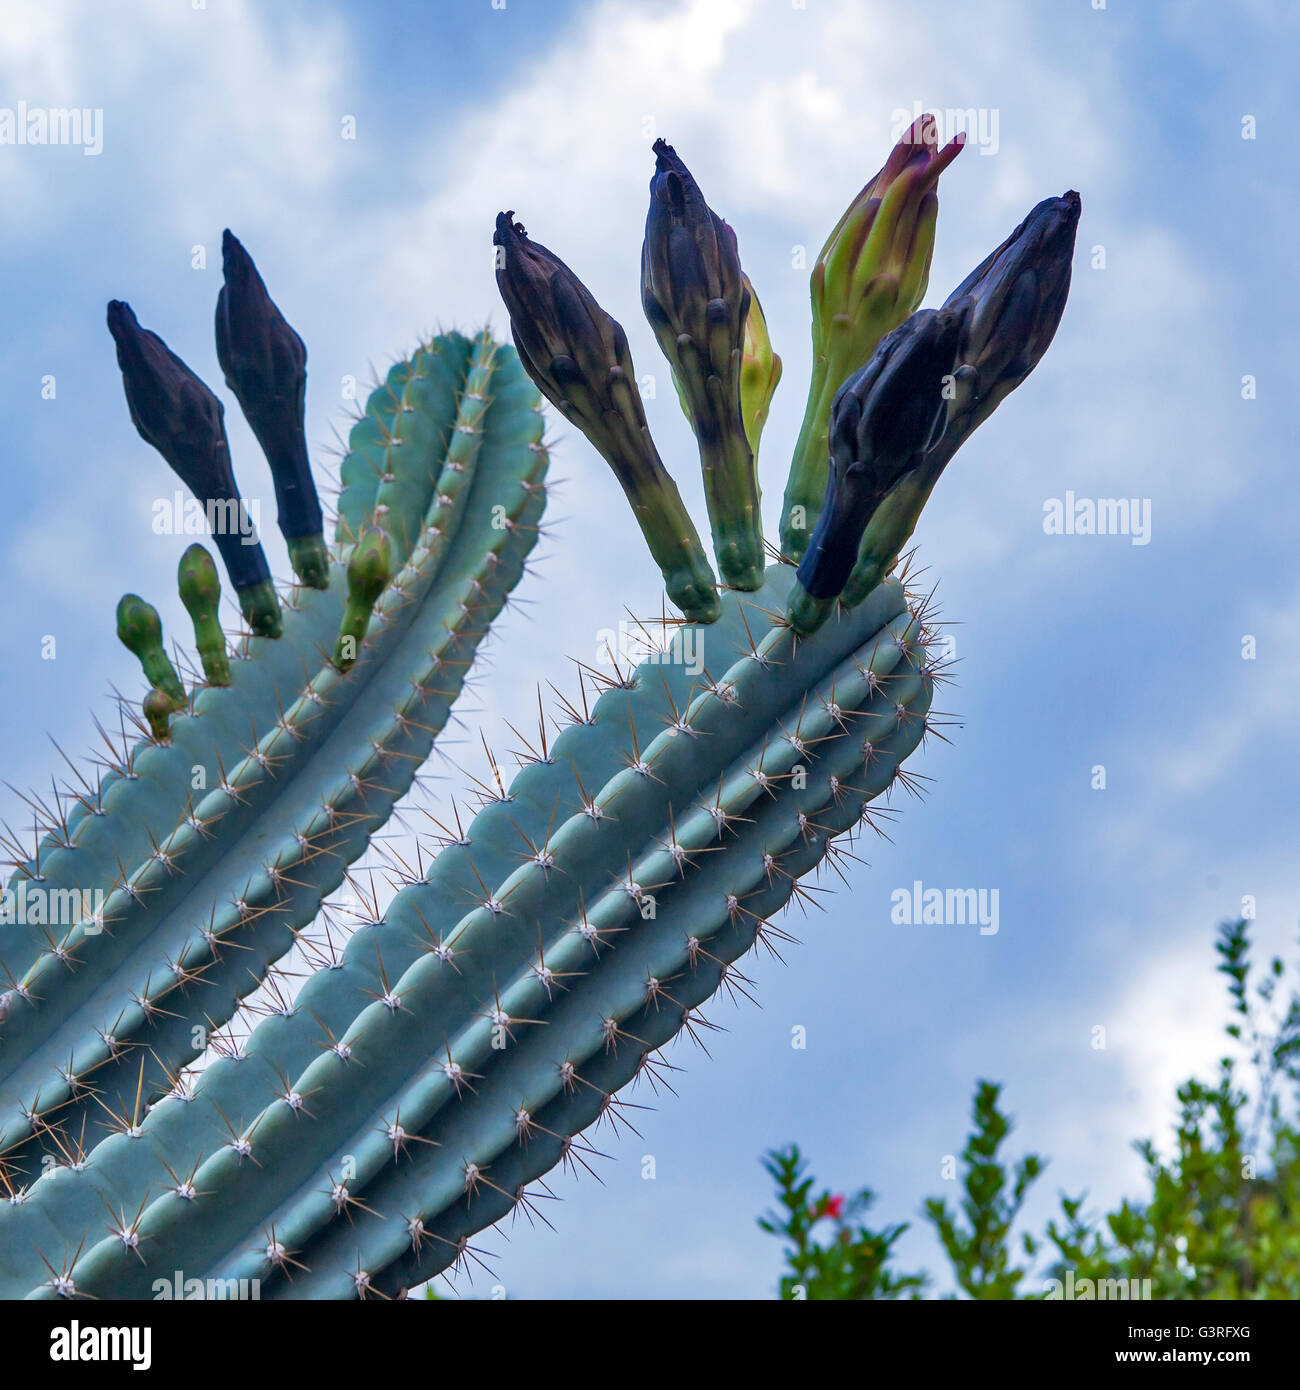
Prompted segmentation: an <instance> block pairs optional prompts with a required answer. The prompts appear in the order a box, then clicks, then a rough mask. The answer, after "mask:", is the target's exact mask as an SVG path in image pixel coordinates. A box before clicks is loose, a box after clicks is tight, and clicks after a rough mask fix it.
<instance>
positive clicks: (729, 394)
mask: <svg viewBox="0 0 1300 1390" xmlns="http://www.w3.org/2000/svg"><path fill="white" fill-rule="evenodd" d="M654 153H655V172H654V177H653V178H652V179H651V180H650V211H649V213H648V214H647V216H646V227H645V242H644V244H643V246H642V250H641V303H642V306H643V307H644V309H645V314H646V318H647V319H648V320H649V321H650V326H651V328H653V329H654V333H655V338H656V339H657V341H658V343H659V347H660V349H661V350H662V352H663V354H664V356H665V357H666V358H667V359H668V365H669V367H670V369H671V371H672V374H673V379H674V381H675V383H676V385H677V389H678V393H679V395H680V396H681V398H682V400H683V402H684V404H685V406H686V412H687V417H688V419H689V420H690V422H691V428H692V429H693V430H694V431H695V437H696V440H697V441H698V443H699V449H700V462H701V465H702V467H703V470H704V495H705V500H706V502H707V503H708V508H709V520H710V522H711V524H712V528H713V541H714V550H715V552H716V554H717V557H718V567H719V569H720V570H721V572H722V578H723V580H724V582H725V583H727V584H730V585H732V586H733V587H735V588H740V589H755V588H757V587H758V585H759V584H760V583H761V582H762V577H763V538H762V531H761V524H760V516H759V496H758V477H757V474H756V472H755V470H754V455H753V450H752V449H751V447H750V443H749V439H748V437H747V435H746V432H745V426H744V423H743V420H742V418H741V404H740V391H741V380H740V377H741V362H742V358H743V353H744V343H745V322H746V318H747V316H748V313H749V300H750V295H749V285H748V282H747V281H746V279H745V277H744V275H743V274H742V272H741V269H740V254H739V252H738V250H737V248H736V234H735V232H733V231H732V229H731V228H730V227H729V226H728V225H727V224H726V223H725V222H724V221H723V220H722V218H721V217H719V216H718V215H717V213H715V212H714V211H713V210H712V209H711V208H710V207H709V205H708V204H707V203H706V202H705V201H704V195H703V194H702V193H701V192H700V189H699V186H698V185H697V184H696V182H695V179H694V178H693V177H692V175H691V171H690V170H689V169H688V168H687V167H686V165H685V164H684V163H683V162H682V160H681V159H680V158H679V156H678V155H677V152H676V151H675V150H674V149H673V147H672V146H671V145H669V144H666V143H665V142H664V141H663V140H656V141H655V144H654Z"/></svg>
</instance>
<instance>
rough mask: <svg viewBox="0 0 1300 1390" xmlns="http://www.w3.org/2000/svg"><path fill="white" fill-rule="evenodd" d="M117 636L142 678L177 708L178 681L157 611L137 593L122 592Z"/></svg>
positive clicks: (181, 698)
mask: <svg viewBox="0 0 1300 1390" xmlns="http://www.w3.org/2000/svg"><path fill="white" fill-rule="evenodd" d="M117 635H118V638H119V640H120V641H121V643H122V645H123V646H124V647H125V648H126V649H127V651H129V652H131V653H132V654H133V655H134V656H136V657H137V658H138V659H139V661H140V665H141V667H142V668H143V670H144V675H145V679H146V680H147V681H148V682H149V684H150V685H152V686H153V687H154V688H155V689H157V690H161V691H162V692H163V694H164V695H166V696H168V698H169V699H170V700H171V701H172V702H173V704H175V705H176V706H177V708H180V707H181V706H183V705H184V704H185V687H184V686H183V685H182V684H181V680H180V677H179V676H178V675H177V674H176V668H175V667H174V666H173V665H172V663H171V658H170V657H169V656H168V655H167V653H166V652H165V651H164V650H163V639H162V621H161V619H160V618H159V617H158V610H157V609H156V608H155V607H154V606H153V604H151V603H146V602H145V601H144V599H142V598H141V597H140V596H139V594H123V595H122V597H121V599H120V600H119V601H118V605H117Z"/></svg>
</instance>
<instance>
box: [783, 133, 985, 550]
mask: <svg viewBox="0 0 1300 1390" xmlns="http://www.w3.org/2000/svg"><path fill="white" fill-rule="evenodd" d="M964 143H965V136H963V135H958V136H957V137H956V138H955V139H954V140H952V141H951V142H950V143H949V144H948V145H945V146H944V147H943V148H942V149H940V148H938V138H937V131H936V126H935V121H934V117H933V116H931V115H928V114H927V115H924V116H921V117H920V118H919V119H918V120H917V121H915V122H914V123H913V124H912V125H911V127H910V128H909V129H908V130H907V132H906V133H905V134H904V135H903V137H902V139H901V140H899V142H898V144H897V145H896V146H895V147H894V150H893V152H892V153H891V154H890V156H889V159H888V160H887V161H886V163H885V166H884V168H883V169H881V171H880V172H879V173H878V174H877V175H876V176H875V178H873V179H872V180H871V182H870V183H868V184H867V185H866V187H865V188H863V189H862V191H861V192H860V193H859V194H858V196H857V197H856V198H855V199H854V200H853V202H852V203H851V204H850V205H849V206H848V208H847V209H846V210H845V213H844V215H843V217H841V218H840V220H839V222H838V224H837V225H836V227H835V230H834V231H833V232H832V233H831V234H830V236H829V237H828V238H827V240H826V244H825V246H823V247H822V249H821V254H820V255H819V256H818V257H817V261H816V264H815V265H814V266H813V271H812V307H813V323H812V337H813V372H812V380H811V382H810V384H809V389H808V404H807V407H806V408H805V411H804V420H803V425H802V427H801V429H800V431H799V440H798V443H797V444H796V445H795V452H794V461H793V463H792V465H791V470H790V480H789V483H788V485H787V487H786V493H785V506H784V509H783V512H782V518H781V549H782V552H783V553H784V554H785V555H787V556H788V557H790V558H791V559H798V558H800V557H801V556H802V555H803V553H804V551H805V549H807V546H808V542H809V540H810V538H811V536H812V532H813V529H814V527H815V526H816V523H817V517H818V514H819V513H820V511H821V508H822V503H823V500H824V498H825V494H826V484H827V478H828V468H829V464H828V457H829V456H828V452H827V444H826V439H827V432H828V430H829V428H830V414H831V402H832V401H833V400H834V398H835V393H836V392H837V391H838V390H839V388H840V386H841V385H842V384H843V382H844V381H845V379H846V378H847V377H848V376H849V375H850V374H851V373H852V372H855V371H857V369H858V368H859V367H861V366H862V365H863V364H864V363H865V362H866V361H867V360H868V359H869V358H870V356H871V354H872V353H873V352H874V351H875V349H876V345H877V344H878V343H879V342H880V340H881V339H882V338H883V337H884V336H885V334H886V333H888V332H889V331H890V330H891V329H893V328H896V327H897V326H898V325H899V324H900V323H902V322H903V320H904V319H906V318H907V317H908V316H909V315H910V314H911V313H912V312H913V311H914V310H915V309H916V307H917V305H919V304H920V302H921V299H922V297H923V296H924V294H925V289H926V284H927V282H928V280H929V275H930V257H931V254H932V252H933V250H934V227H935V221H936V219H937V217H938V211H939V198H938V193H937V192H936V185H937V184H938V181H939V175H940V174H941V173H942V172H943V171H944V170H945V169H946V168H947V167H948V165H949V164H951V163H952V161H953V160H954V159H956V157H957V155H958V154H959V153H960V152H961V149H962V146H963V144H964Z"/></svg>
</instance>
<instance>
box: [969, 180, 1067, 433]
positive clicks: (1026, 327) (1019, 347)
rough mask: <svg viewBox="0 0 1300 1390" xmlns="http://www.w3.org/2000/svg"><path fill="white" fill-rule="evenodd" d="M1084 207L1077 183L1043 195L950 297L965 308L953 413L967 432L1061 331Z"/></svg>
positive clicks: (985, 416)
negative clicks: (1058, 195)
mask: <svg viewBox="0 0 1300 1390" xmlns="http://www.w3.org/2000/svg"><path fill="white" fill-rule="evenodd" d="M1081 207H1082V204H1081V202H1080V199H1079V195H1078V194H1077V193H1075V192H1074V191H1073V190H1072V191H1070V192H1069V193H1066V194H1065V195H1064V197H1061V198H1044V199H1043V201H1042V202H1041V203H1039V204H1038V206H1037V207H1036V208H1034V210H1033V211H1032V212H1031V213H1030V214H1029V216H1028V217H1026V218H1025V220H1024V221H1023V222H1022V223H1021V224H1020V225H1019V226H1018V227H1017V228H1016V229H1015V231H1014V232H1012V233H1011V235H1010V236H1009V237H1008V238H1007V239H1006V240H1005V241H1004V242H1003V243H1002V245H1001V246H999V247H998V248H997V250H996V251H994V252H993V253H992V254H991V255H989V256H988V257H986V258H985V259H984V260H983V261H981V262H980V264H979V265H978V266H976V267H975V269H974V270H972V271H971V273H970V274H969V275H968V276H967V277H966V278H965V279H964V280H963V281H962V282H961V284H960V285H958V286H957V288H956V289H955V290H953V292H952V293H951V294H950V295H949V296H948V298H947V300H946V301H945V308H947V307H952V308H955V309H959V310H960V312H961V313H962V315H963V328H962V336H961V342H960V344H959V345H958V349H957V362H958V364H959V367H960V371H959V375H958V394H957V396H956V398H955V400H954V402H953V406H952V410H951V412H950V413H951V416H952V422H953V425H954V426H956V427H957V430H958V433H959V436H960V438H961V439H964V438H965V436H966V435H968V434H969V433H970V432H971V430H973V429H974V428H975V427H976V426H977V425H979V424H981V423H983V421H984V420H986V419H988V417H989V416H990V415H991V414H992V413H993V411H994V410H995V409H996V408H997V406H998V405H999V404H1000V403H1001V401H1003V400H1004V399H1005V398H1006V397H1007V396H1008V395H1010V393H1011V392H1012V391H1014V390H1015V389H1016V387H1017V386H1019V385H1020V383H1021V382H1022V381H1024V379H1025V378H1026V377H1027V376H1028V375H1029V373H1030V372H1032V371H1033V369H1034V368H1035V367H1036V366H1037V365H1038V362H1039V361H1040V359H1041V358H1042V356H1043V354H1044V353H1045V352H1046V351H1047V348H1048V345H1049V344H1050V343H1051V341H1052V339H1053V337H1054V336H1055V334H1056V329H1057V326H1058V325H1059V324H1060V322H1061V315H1062V314H1063V313H1064V312H1065V301H1066V297H1067V296H1068V295H1069V292H1070V264H1071V261H1072V260H1073V258H1074V238H1075V233H1076V231H1077V229H1078V225H1079V213H1080V210H1081Z"/></svg>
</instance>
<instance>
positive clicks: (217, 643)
mask: <svg viewBox="0 0 1300 1390" xmlns="http://www.w3.org/2000/svg"><path fill="white" fill-rule="evenodd" d="M176 578H177V583H178V585H179V587H180V595H181V602H182V603H183V604H184V605H185V611H186V612H187V613H188V614H189V615H190V618H191V619H192V621H193V623H194V645H195V646H196V647H197V648H198V650H199V660H200V661H201V662H202V663H203V674H204V676H205V677H206V678H207V681H208V684H209V685H229V684H230V661H229V659H228V658H227V656H226V634H225V633H224V632H222V630H221V623H220V620H219V619H218V617H217V605H218V604H219V603H220V601H221V578H220V576H219V575H218V574H217V567H216V565H215V564H214V563H213V561H212V556H211V555H209V554H208V552H207V551H206V550H205V549H204V548H203V547H202V546H201V545H199V544H197V543H196V544H194V545H192V546H190V547H189V549H188V550H186V552H185V554H184V555H182V556H181V562H180V566H179V568H178V570H177V575H176Z"/></svg>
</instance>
